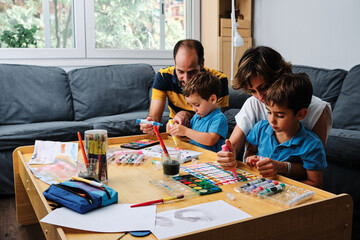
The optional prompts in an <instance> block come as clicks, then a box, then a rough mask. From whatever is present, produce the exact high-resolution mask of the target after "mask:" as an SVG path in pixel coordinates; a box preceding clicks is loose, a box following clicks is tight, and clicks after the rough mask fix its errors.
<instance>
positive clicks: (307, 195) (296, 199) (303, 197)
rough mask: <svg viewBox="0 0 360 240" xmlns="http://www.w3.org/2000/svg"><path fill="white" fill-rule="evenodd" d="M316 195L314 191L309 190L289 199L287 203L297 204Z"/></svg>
mask: <svg viewBox="0 0 360 240" xmlns="http://www.w3.org/2000/svg"><path fill="white" fill-rule="evenodd" d="M313 196H314V192H313V191H307V192H305V193H303V194H301V195H299V196H296V197H294V198H292V199H291V200H289V201H288V202H287V204H288V205H289V206H290V207H292V206H295V205H297V204H299V203H302V202H305V201H306V200H308V199H310V198H312V197H313Z"/></svg>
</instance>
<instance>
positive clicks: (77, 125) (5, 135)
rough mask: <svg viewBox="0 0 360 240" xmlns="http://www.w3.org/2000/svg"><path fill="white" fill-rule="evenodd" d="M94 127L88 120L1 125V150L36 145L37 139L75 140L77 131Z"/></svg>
mask: <svg viewBox="0 0 360 240" xmlns="http://www.w3.org/2000/svg"><path fill="white" fill-rule="evenodd" d="M88 129H92V125H91V124H89V123H87V122H75V121H64V122H63V121H61V122H56V121H55V122H44V123H29V124H16V125H6V126H5V125H3V126H0V150H9V149H12V150H13V149H15V148H17V147H19V146H24V145H34V143H35V140H36V139H38V140H51V141H75V140H77V132H78V131H79V132H81V133H82V132H84V131H86V130H88Z"/></svg>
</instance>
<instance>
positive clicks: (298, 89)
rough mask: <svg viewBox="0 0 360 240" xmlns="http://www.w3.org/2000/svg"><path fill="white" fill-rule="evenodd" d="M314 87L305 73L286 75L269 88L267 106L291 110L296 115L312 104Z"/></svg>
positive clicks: (266, 97)
mask: <svg viewBox="0 0 360 240" xmlns="http://www.w3.org/2000/svg"><path fill="white" fill-rule="evenodd" d="M312 94H313V87H312V84H311V81H310V79H309V77H308V75H306V74H305V73H298V74H294V73H284V74H283V75H281V76H280V78H279V79H278V80H276V81H275V82H274V83H273V85H271V87H270V88H269V90H268V91H267V92H266V95H265V104H266V105H269V106H273V105H277V106H279V107H281V108H286V109H291V110H293V111H294V113H295V114H296V113H297V112H298V111H299V110H301V109H303V108H308V107H309V105H310V103H311V98H312Z"/></svg>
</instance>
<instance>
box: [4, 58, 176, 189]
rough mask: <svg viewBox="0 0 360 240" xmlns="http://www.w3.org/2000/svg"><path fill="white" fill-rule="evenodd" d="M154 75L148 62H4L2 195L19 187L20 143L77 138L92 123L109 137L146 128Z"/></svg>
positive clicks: (92, 126) (129, 133)
mask: <svg viewBox="0 0 360 240" xmlns="http://www.w3.org/2000/svg"><path fill="white" fill-rule="evenodd" d="M154 77H155V72H154V70H153V68H152V67H151V66H150V65H147V64H126V65H111V66H99V67H90V68H81V69H74V70H72V71H69V72H65V71H64V70H63V69H61V68H57V67H42V66H30V65H13V64H0V89H1V91H2V94H1V96H0V182H1V184H0V195H5V194H13V193H14V184H13V171H12V169H13V167H12V152H13V150H14V149H15V148H16V147H19V146H24V145H33V144H34V142H35V140H52V141H76V140H77V132H78V131H79V132H80V133H81V134H83V133H84V131H86V130H89V129H106V130H107V131H108V135H109V137H115V136H127V135H136V134H141V131H140V128H139V125H138V124H137V123H136V121H135V120H136V118H145V117H146V116H147V113H148V109H149V106H150V93H151V87H152V83H153V80H154ZM168 114H169V113H168V112H164V116H163V118H162V122H163V123H166V122H167V120H168ZM164 130H165V128H162V129H160V131H164Z"/></svg>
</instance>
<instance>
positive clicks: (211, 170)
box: [180, 162, 258, 186]
mask: <svg viewBox="0 0 360 240" xmlns="http://www.w3.org/2000/svg"><path fill="white" fill-rule="evenodd" d="M180 168H181V170H182V171H184V172H187V173H188V174H191V175H193V176H195V177H198V178H200V179H203V180H206V181H208V182H209V183H211V184H214V185H216V186H217V185H226V184H233V183H236V182H244V181H251V180H255V179H257V178H258V177H257V176H256V175H254V174H251V173H248V172H246V171H244V170H241V169H236V173H237V179H236V178H235V177H234V176H233V174H232V173H231V172H230V171H225V170H223V169H222V168H221V167H220V165H219V163H217V162H209V163H200V164H195V165H189V166H181V167H180Z"/></svg>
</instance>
